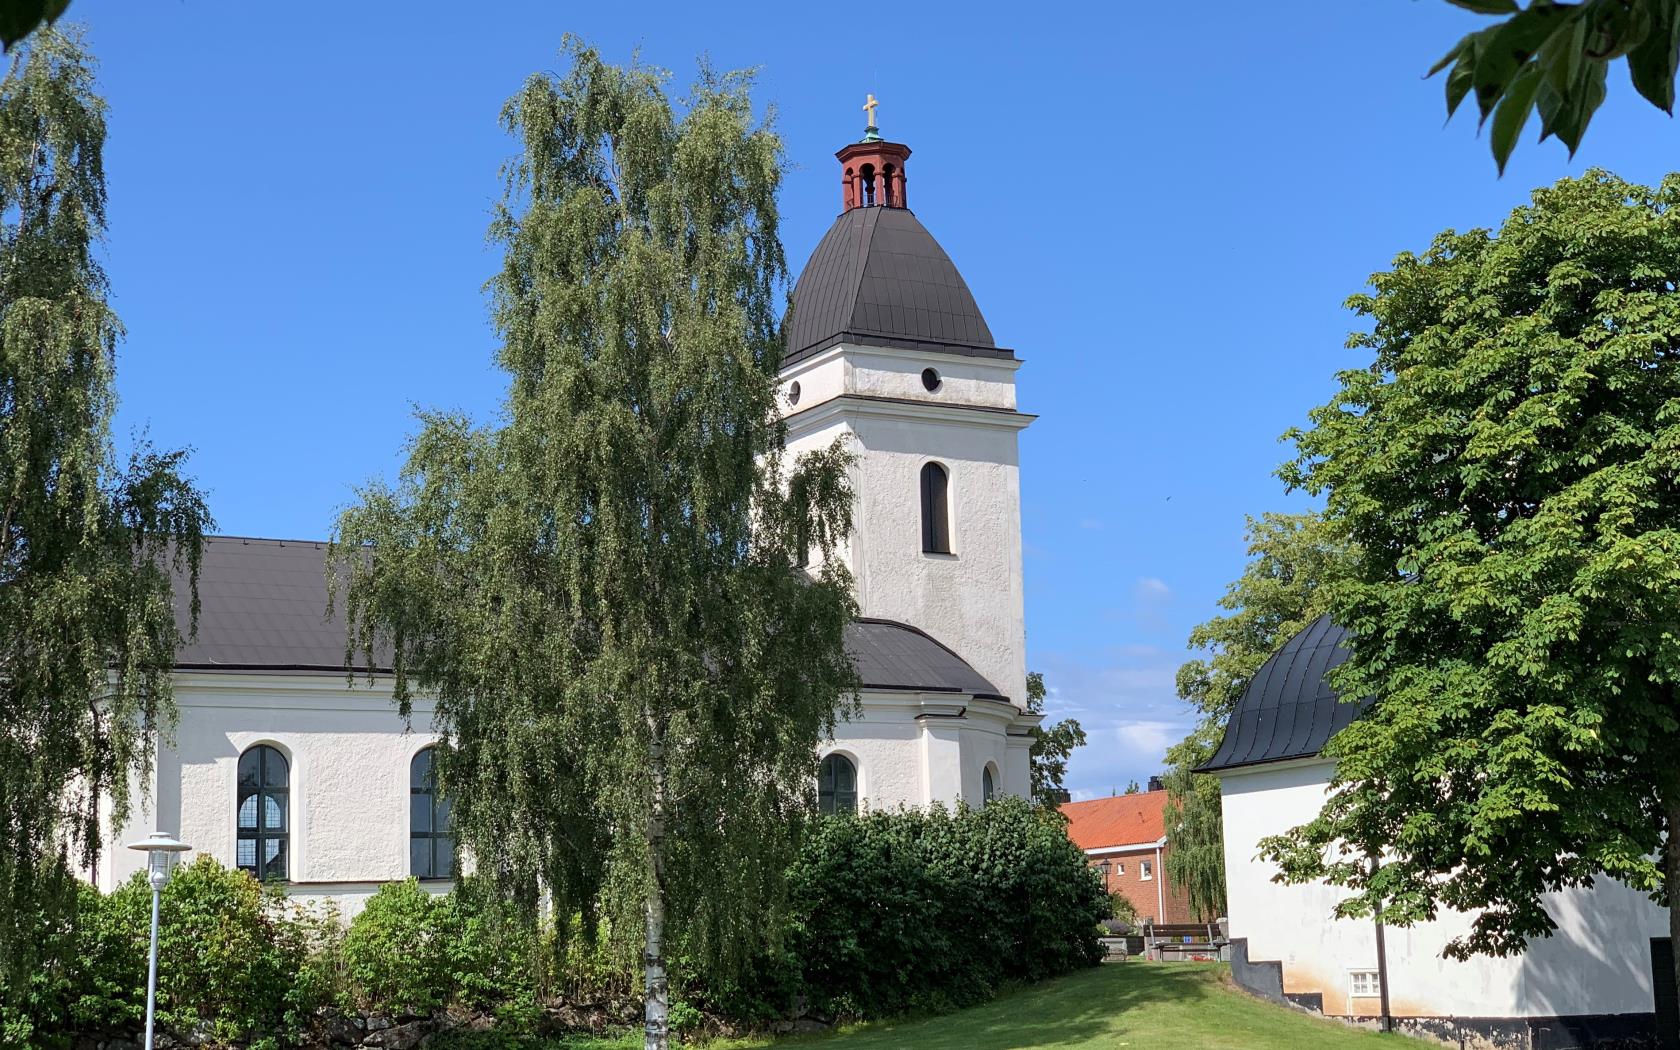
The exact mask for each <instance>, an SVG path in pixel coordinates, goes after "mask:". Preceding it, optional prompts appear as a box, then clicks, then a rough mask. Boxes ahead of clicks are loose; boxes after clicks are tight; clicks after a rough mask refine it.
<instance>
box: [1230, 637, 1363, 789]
mask: <svg viewBox="0 0 1680 1050" xmlns="http://www.w3.org/2000/svg"><path fill="white" fill-rule="evenodd" d="M1346 639H1347V631H1345V630H1343V629H1342V628H1340V627H1338V626H1336V625H1335V624H1334V623H1332V622H1331V621H1330V617H1329V616H1320V617H1319V618H1318V619H1316V620H1314V621H1313V622H1312V623H1310V624H1308V625H1307V626H1306V628H1305V629H1303V630H1302V631H1301V632H1300V633H1299V634H1297V635H1296V636H1295V637H1293V638H1291V639H1289V641H1287V642H1285V643H1284V644H1283V648H1281V649H1279V650H1278V651H1277V652H1275V653H1273V654H1272V656H1271V659H1269V660H1267V661H1266V662H1265V663H1264V664H1262V665H1261V667H1260V670H1259V671H1258V672H1257V673H1256V674H1255V676H1254V680H1253V681H1252V682H1250V683H1249V684H1248V688H1247V689H1246V690H1244V691H1243V695H1242V699H1240V700H1238V701H1237V707H1236V710H1235V711H1233V712H1231V718H1230V721H1228V722H1227V723H1226V724H1225V738H1224V739H1223V740H1222V741H1221V742H1220V744H1219V750H1218V751H1217V752H1216V753H1215V754H1214V756H1213V758H1212V759H1210V760H1209V761H1208V762H1207V763H1206V764H1205V765H1203V766H1201V767H1200V769H1199V771H1200V772H1203V773H1212V772H1217V771H1219V770H1223V769H1236V768H1239V767H1241V766H1253V765H1259V764H1260V763H1262V762H1282V761H1284V760H1286V759H1291V758H1310V757H1312V756H1313V755H1316V754H1318V753H1319V752H1320V751H1321V750H1323V749H1324V745H1325V744H1327V743H1329V741H1330V738H1331V737H1332V736H1334V735H1336V733H1338V732H1340V731H1341V730H1342V729H1344V728H1346V727H1347V725H1348V724H1349V723H1350V722H1352V721H1353V720H1354V719H1355V718H1358V717H1359V715H1360V714H1361V713H1362V712H1363V711H1364V710H1365V708H1366V707H1368V706H1369V704H1370V701H1369V700H1362V701H1360V702H1358V703H1348V704H1344V703H1342V702H1341V700H1340V698H1339V697H1338V696H1337V695H1336V691H1335V690H1333V689H1331V688H1330V685H1329V683H1328V682H1326V681H1325V680H1324V676H1325V675H1326V674H1328V673H1329V672H1330V671H1332V670H1334V669H1335V668H1337V667H1339V666H1341V664H1342V663H1343V662H1344V661H1346V660H1347V658H1348V650H1347V647H1346V645H1345V644H1344V643H1345V641H1346Z"/></svg>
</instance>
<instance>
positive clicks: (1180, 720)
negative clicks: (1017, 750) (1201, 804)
mask: <svg viewBox="0 0 1680 1050" xmlns="http://www.w3.org/2000/svg"><path fill="white" fill-rule="evenodd" d="M1102 658H1103V659H1105V661H1107V662H1104V663H1101V664H1092V663H1087V662H1085V661H1083V660H1079V659H1076V658H1073V657H1071V656H1068V655H1066V654H1044V655H1043V656H1041V657H1039V658H1038V659H1037V660H1036V666H1037V667H1039V668H1040V669H1042V670H1043V672H1044V684H1045V687H1046V695H1045V711H1046V718H1047V720H1048V721H1051V722H1055V721H1058V720H1060V719H1063V718H1077V719H1078V720H1079V723H1080V725H1081V726H1083V727H1084V729H1085V736H1086V741H1087V743H1086V744H1085V746H1084V747H1082V748H1080V749H1078V750H1077V751H1075V752H1074V753H1073V757H1072V758H1071V759H1070V760H1069V762H1068V774H1067V781H1066V786H1067V788H1068V790H1069V791H1070V792H1072V793H1073V795H1074V797H1075V798H1095V797H1098V796H1101V795H1107V794H1109V793H1110V792H1111V791H1114V790H1124V789H1125V787H1126V785H1127V783H1129V782H1130V781H1133V780H1136V781H1137V782H1138V783H1140V784H1142V783H1146V782H1147V781H1148V780H1149V778H1150V777H1151V776H1154V775H1156V774H1158V773H1160V772H1161V770H1162V769H1163V767H1164V766H1165V764H1166V750H1167V748H1168V747H1170V746H1171V745H1173V744H1175V743H1177V742H1178V741H1179V740H1182V739H1183V738H1184V735H1185V734H1186V733H1188V732H1189V731H1190V728H1191V725H1192V724H1193V719H1194V715H1193V713H1192V712H1191V710H1190V708H1189V707H1188V706H1187V705H1186V704H1184V703H1183V702H1182V701H1181V700H1179V699H1178V696H1177V693H1176V691H1175V689H1174V685H1173V682H1174V676H1175V675H1176V673H1177V671H1178V665H1179V663H1180V662H1182V660H1183V656H1182V655H1180V654H1178V653H1174V652H1168V651H1166V650H1164V649H1161V648H1158V647H1155V646H1150V645H1131V644H1127V645H1117V646H1111V647H1108V648H1107V649H1105V650H1104V651H1103V653H1102Z"/></svg>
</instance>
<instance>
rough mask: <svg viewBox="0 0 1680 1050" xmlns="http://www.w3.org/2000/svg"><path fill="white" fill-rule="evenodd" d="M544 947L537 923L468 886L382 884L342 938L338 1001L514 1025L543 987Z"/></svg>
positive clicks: (545, 980) (362, 1007)
mask: <svg viewBox="0 0 1680 1050" xmlns="http://www.w3.org/2000/svg"><path fill="white" fill-rule="evenodd" d="M548 946H549V941H548V938H546V937H545V936H544V934H543V931H542V930H541V928H540V927H539V926H538V924H536V923H535V922H532V921H531V920H529V919H528V918H525V917H522V916H520V915H519V914H518V912H517V910H516V909H514V908H513V907H511V906H509V905H508V904H506V903H505V902H503V901H501V900H500V899H499V898H497V897H496V896H495V895H494V893H493V892H492V891H491V890H490V889H489V888H488V887H485V886H482V885H481V884H479V883H478V882H476V881H475V880H472V879H463V880H462V881H461V882H460V883H459V884H458V885H457V886H456V888H455V891H454V892H453V893H449V894H447V895H439V894H432V893H428V892H427V891H426V890H425V889H423V888H421V886H420V884H419V883H418V882H416V881H415V880H413V879H407V880H404V881H402V882H392V883H387V884H385V885H384V886H381V887H380V888H379V890H378V891H377V892H375V893H374V895H373V896H372V897H370V898H369V899H368V903H367V907H365V908H364V909H362V912H361V914H359V915H357V916H356V918H355V920H354V921H352V922H351V923H350V929H349V932H347V933H346V934H345V936H344V942H343V948H342V953H343V968H344V977H345V987H344V994H343V1004H344V1006H345V1007H347V1008H350V1009H359V1010H362V1011H365V1012H368V1013H380V1014H390V1015H406V1016H424V1015H428V1014H432V1013H436V1012H437V1011H439V1010H444V1009H447V1008H449V1007H451V1006H460V1007H464V1008H466V1009H471V1010H485V1011H496V1012H497V1013H498V1014H499V1015H501V1016H505V1017H506V1018H508V1019H509V1020H510V1021H513V1022H515V1023H516V1024H523V1023H524V1022H525V1020H526V1019H527V1018H529V1017H530V1016H532V1015H533V1014H534V1013H535V1012H536V1004H537V1002H538V1000H539V999H540V997H541V996H542V994H543V992H544V991H545V990H546V988H547V986H548V974H549V966H548V959H549V956H550V955H551V952H550V951H548V950H547V948H548Z"/></svg>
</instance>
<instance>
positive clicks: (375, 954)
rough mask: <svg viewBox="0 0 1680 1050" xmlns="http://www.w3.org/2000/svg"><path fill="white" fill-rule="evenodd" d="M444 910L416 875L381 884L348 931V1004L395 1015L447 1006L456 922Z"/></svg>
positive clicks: (423, 1012)
mask: <svg viewBox="0 0 1680 1050" xmlns="http://www.w3.org/2000/svg"><path fill="white" fill-rule="evenodd" d="M445 911H446V907H445V905H443V904H441V903H440V902H439V899H438V898H437V897H436V896H435V895H433V894H431V893H427V892H426V891H425V890H423V889H421V888H420V884H419V883H418V882H416V881H415V880H414V879H404V880H403V881H402V882H388V883H386V884H385V885H383V886H381V887H379V889H378V890H377V891H376V892H375V893H374V895H373V896H372V897H370V898H368V902H367V906H366V907H365V908H363V909H362V911H361V913H360V914H359V915H357V916H356V918H355V919H354V920H353V921H352V922H351V923H350V929H349V931H348V932H347V933H346V934H345V935H344V945H343V949H342V950H343V957H344V979H345V988H344V997H345V1006H347V1007H348V1008H351V1009H361V1010H364V1011H367V1012H370V1013H382V1014H392V1015H425V1014H430V1013H432V1012H434V1011H436V1010H440V1009H442V1008H443V1007H445V1006H447V1005H448V1004H449V1000H450V999H451V997H452V996H451V992H452V985H453V981H452V979H451V974H450V970H449V957H448V946H449V937H450V934H451V932H452V931H451V930H450V929H449V928H448V927H449V926H450V925H452V921H451V918H450V917H449V916H448V915H446V914H445Z"/></svg>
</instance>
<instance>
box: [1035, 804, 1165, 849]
mask: <svg viewBox="0 0 1680 1050" xmlns="http://www.w3.org/2000/svg"><path fill="white" fill-rule="evenodd" d="M1166 803H1167V793H1166V792H1165V791H1140V792H1137V793H1136V794H1132V795H1115V796H1113V797H1111V798H1094V799H1091V800H1090V801H1088V802H1064V803H1062V806H1061V810H1062V813H1063V815H1065V816H1066V817H1067V818H1068V838H1070V839H1072V840H1073V844H1074V845H1075V846H1078V847H1079V848H1080V849H1101V848H1103V847H1104V846H1130V845H1136V844H1138V843H1140V842H1158V841H1160V839H1161V836H1163V835H1164V834H1166V831H1165V830H1164V829H1165V828H1166V824H1165V823H1164V822H1163V821H1162V819H1161V807H1163V806H1165V805H1166Z"/></svg>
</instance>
